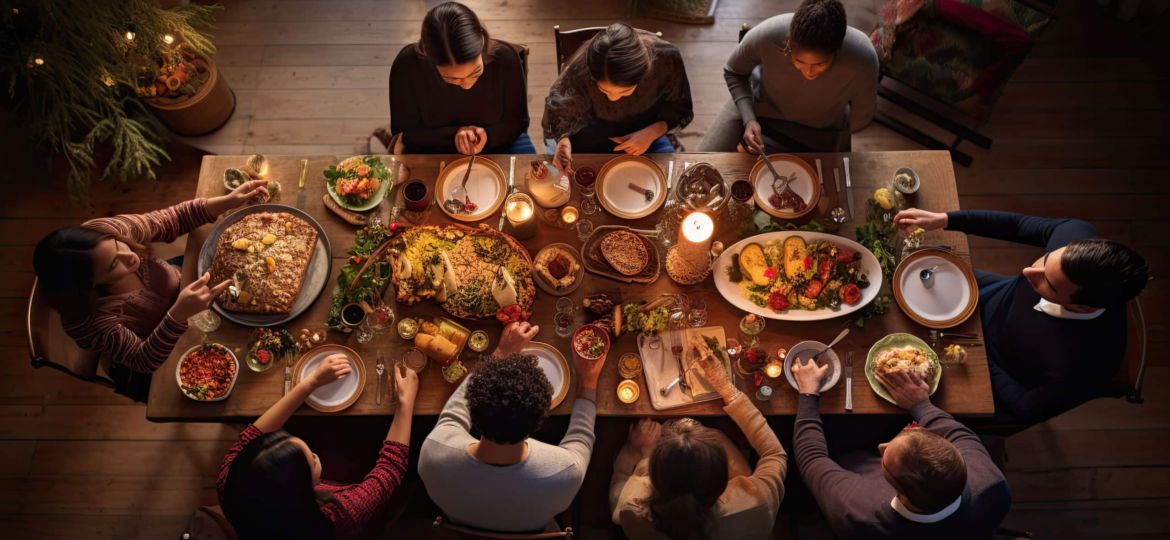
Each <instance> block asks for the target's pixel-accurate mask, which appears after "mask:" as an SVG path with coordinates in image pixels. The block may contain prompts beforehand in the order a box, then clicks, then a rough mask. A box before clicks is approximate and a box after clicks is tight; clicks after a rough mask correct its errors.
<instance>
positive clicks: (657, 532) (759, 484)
mask: <svg viewBox="0 0 1170 540" xmlns="http://www.w3.org/2000/svg"><path fill="white" fill-rule="evenodd" d="M695 349H697V350H695ZM692 350H693V352H694V353H695V354H697V355H698V356H699V357H700V358H703V360H701V361H700V362H698V366H699V369H700V371H701V372H702V374H703V376H704V377H705V378H706V379H707V381H708V382H709V383H710V384H711V386H712V387H714V388H715V390H716V391H717V392H718V393H719V395H720V396H721V397H722V398H723V402H724V407H723V410H725V411H727V414H728V415H730V416H731V418H732V420H734V421H735V423H736V425H738V426H739V427H740V429H742V430H743V432H744V434H745V435H747V438H748V441H749V442H750V443H751V445H752V448H753V449H755V451H756V452H757V453H759V455H760V460H759V462H757V463H756V468H755V471H754V472H753V471H752V470H751V468H750V467H749V466H748V461H747V458H745V457H744V455H743V453H742V452H740V450H739V449H738V448H737V447H736V446H735V445H734V444H733V443H732V442H731V440H730V439H728V437H727V436H726V435H724V434H723V433H722V432H720V431H718V430H715V429H711V428H707V427H704V426H703V425H702V424H699V423H698V422H696V421H694V420H690V419H682V420H681V421H675V422H670V423H668V424H667V425H666V426H660V425H659V424H658V423H657V422H655V421H653V420H648V419H643V420H642V421H640V422H639V423H638V424H637V425H635V426H633V429H631V430H630V439H629V441H627V442H626V445H625V446H624V447H623V448H622V450H621V452H620V453H619V454H618V457H617V461H616V462H615V463H614V469H613V480H612V481H611V482H610V491H609V501H610V507H611V508H612V509H613V521H614V523H616V524H618V525H621V526H622V530H624V531H625V533H626V535H627V536H629V537H630V538H635V539H641V538H670V539H673V540H699V539H708V538H712V539H714V538H727V539H736V540H738V539H742V538H768V537H769V536H770V535H771V532H772V526H773V524H774V522H775V521H776V512H777V511H778V510H779V509H780V501H781V500H782V499H783V498H784V477H785V475H786V473H787V470H788V455H787V454H786V453H785V452H784V447H783V446H781V445H780V441H779V440H778V439H777V438H776V434H775V433H774V432H772V429H771V428H769V427H768V423H767V421H765V420H764V415H762V414H760V411H759V410H758V409H756V408H755V406H753V405H752V403H751V401H749V400H748V398H747V397H746V396H744V395H743V394H742V393H741V392H740V391H739V390H737V389H736V388H735V385H733V384H732V383H731V381H729V380H728V378H727V371H726V369H725V368H724V367H723V364H722V363H721V362H719V361H718V360H716V359H715V358H714V357H713V356H711V355H710V353H709V352H708V351H707V350H706V349H705V347H704V346H702V345H698V344H695V345H692Z"/></svg>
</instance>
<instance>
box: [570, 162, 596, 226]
mask: <svg viewBox="0 0 1170 540" xmlns="http://www.w3.org/2000/svg"><path fill="white" fill-rule="evenodd" d="M573 181H574V182H575V183H576V184H577V187H579V188H581V213H582V214H585V215H587V216H592V215H593V214H596V213H597V212H598V210H600V207H599V206H598V205H597V198H596V195H597V185H596V184H597V173H595V172H593V169H591V168H589V167H581V168H580V169H577V171H576V172H575V173H574V174H573Z"/></svg>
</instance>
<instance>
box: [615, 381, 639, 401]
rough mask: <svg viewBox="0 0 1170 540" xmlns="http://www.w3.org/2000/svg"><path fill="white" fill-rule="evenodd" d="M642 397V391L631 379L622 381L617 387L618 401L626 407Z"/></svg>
mask: <svg viewBox="0 0 1170 540" xmlns="http://www.w3.org/2000/svg"><path fill="white" fill-rule="evenodd" d="M641 395H642V389H641V388H639V387H638V383H637V382H635V381H634V380H633V379H624V380H622V382H620V383H618V385H617V398H618V401H620V402H622V403H625V404H626V405H632V404H634V403H636V402H637V401H638V397H640V396H641Z"/></svg>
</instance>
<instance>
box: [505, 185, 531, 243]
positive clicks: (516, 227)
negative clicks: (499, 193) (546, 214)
mask: <svg viewBox="0 0 1170 540" xmlns="http://www.w3.org/2000/svg"><path fill="white" fill-rule="evenodd" d="M534 212H535V205H534V203H533V202H532V197H529V196H528V194H526V193H513V194H511V195H508V198H507V200H506V201H505V202H504V216H505V217H507V219H508V224H509V225H511V226H512V230H513V231H514V232H515V233H516V236H517V237H527V236H531V235H532V233H533V232H535V231H536V221H535V220H534V219H532V216H533V215H534Z"/></svg>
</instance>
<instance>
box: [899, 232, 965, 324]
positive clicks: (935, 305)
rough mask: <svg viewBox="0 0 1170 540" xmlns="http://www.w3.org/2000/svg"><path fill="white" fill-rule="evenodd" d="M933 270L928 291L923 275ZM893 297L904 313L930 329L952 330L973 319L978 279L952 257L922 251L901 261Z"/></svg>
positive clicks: (959, 260) (943, 253)
mask: <svg viewBox="0 0 1170 540" xmlns="http://www.w3.org/2000/svg"><path fill="white" fill-rule="evenodd" d="M936 265H937V266H938V268H936V269H935V270H934V283H933V284H932V285H931V286H930V287H927V286H926V284H925V283H923V281H922V278H921V277H920V274H921V272H922V270H924V269H927V268H931V267H934V266H936ZM894 297H895V298H896V299H897V301H898V305H899V306H900V307H901V308H902V310H903V311H905V312H906V313H907V315H909V316H910V318H912V319H914V320H915V321H916V322H918V323H920V324H922V325H924V326H928V327H930V328H950V327H952V326H955V325H958V324H961V323H962V322H963V321H965V320H967V318H968V317H970V316H971V313H972V312H974V311H975V307H976V305H977V304H978V301H979V291H978V288H977V285H976V282H975V276H974V274H973V273H972V272H971V270H970V267H969V266H967V265H966V264H964V263H963V262H962V260H961V259H959V258H958V257H957V256H955V255H954V254H951V253H947V252H943V251H936V250H923V251H918V252H915V253H914V254H912V255H911V256H909V257H907V258H905V259H903V260H902V262H901V264H899V265H898V268H897V269H896V270H895V271H894Z"/></svg>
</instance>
